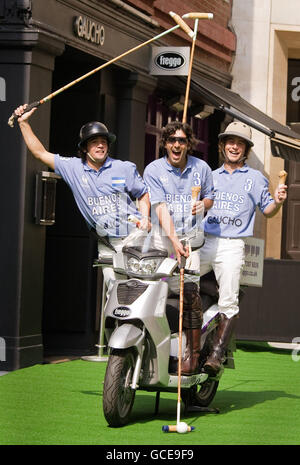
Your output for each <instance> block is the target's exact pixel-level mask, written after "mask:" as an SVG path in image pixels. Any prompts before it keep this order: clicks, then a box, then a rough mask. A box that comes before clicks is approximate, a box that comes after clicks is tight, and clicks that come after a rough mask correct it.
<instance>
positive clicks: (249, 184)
mask: <svg viewBox="0 0 300 465" xmlns="http://www.w3.org/2000/svg"><path fill="white" fill-rule="evenodd" d="M252 184H253V181H252V179H247V180H246V183H245V185H244V189H245V191H246V192H250V191H251V189H252Z"/></svg>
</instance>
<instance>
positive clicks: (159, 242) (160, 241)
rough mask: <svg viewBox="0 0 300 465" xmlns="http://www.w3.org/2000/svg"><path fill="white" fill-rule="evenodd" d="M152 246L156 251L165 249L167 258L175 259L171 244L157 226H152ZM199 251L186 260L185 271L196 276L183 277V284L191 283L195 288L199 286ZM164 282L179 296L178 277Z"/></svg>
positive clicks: (187, 275) (192, 253)
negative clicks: (192, 272)
mask: <svg viewBox="0 0 300 465" xmlns="http://www.w3.org/2000/svg"><path fill="white" fill-rule="evenodd" d="M152 244H153V247H154V248H157V249H165V250H167V251H168V254H169V256H172V257H173V258H175V260H176V257H175V251H174V248H173V245H172V242H171V241H170V239H169V238H168V236H166V235H165V234H163V233H162V231H161V229H160V228H159V227H157V226H153V228H152ZM199 250H200V249H196V250H194V251H192V252H191V253H190V255H189V257H188V258H187V260H186V265H185V269H186V270H191V271H194V272H196V273H197V274H195V275H193V274H187V273H185V275H184V282H185V283H187V282H193V283H194V284H196V285H197V286H199V277H200V272H199V270H200V251H199ZM166 281H167V282H168V285H169V289H170V291H171V292H172V293H174V294H179V292H180V277H179V275H176V276H172V277H170V278H167V279H166Z"/></svg>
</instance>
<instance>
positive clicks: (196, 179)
mask: <svg viewBox="0 0 300 465" xmlns="http://www.w3.org/2000/svg"><path fill="white" fill-rule="evenodd" d="M194 178H195V186H201V179H200V173H199V172H198V171H196V172H195V173H194Z"/></svg>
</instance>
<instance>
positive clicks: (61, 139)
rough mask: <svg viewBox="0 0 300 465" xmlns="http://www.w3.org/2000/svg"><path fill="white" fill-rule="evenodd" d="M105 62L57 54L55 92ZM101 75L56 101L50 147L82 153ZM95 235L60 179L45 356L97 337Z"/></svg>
mask: <svg viewBox="0 0 300 465" xmlns="http://www.w3.org/2000/svg"><path fill="white" fill-rule="evenodd" d="M100 64H101V62H100V60H99V59H96V58H94V57H92V56H90V55H88V54H86V53H83V52H80V51H78V50H75V49H73V48H70V47H67V48H66V51H65V53H64V54H63V55H61V56H60V57H57V58H56V62H55V70H54V73H53V84H52V88H53V90H56V89H58V88H60V87H62V86H63V85H65V84H66V83H68V82H70V81H72V80H74V79H76V78H78V77H79V76H81V75H82V74H84V73H87V72H88V71H90V70H91V69H94V68H95V67H97V66H99V65H100ZM100 84H101V74H100V73H96V74H94V75H92V76H90V77H89V78H87V79H86V80H83V81H82V82H80V83H78V84H76V85H74V86H73V87H72V88H70V89H68V90H67V91H66V92H63V93H62V94H60V95H58V96H57V97H56V98H55V99H53V100H52V102H51V127H50V143H49V150H50V151H51V152H53V153H59V154H60V155H63V156H67V157H68V156H75V155H76V153H77V143H78V134H79V129H80V127H81V126H82V125H83V124H85V123H86V122H88V121H93V120H98V119H101V104H100ZM96 242H97V241H96V239H95V237H93V235H92V234H91V233H90V232H89V230H88V228H87V226H86V223H85V221H84V219H83V218H82V216H81V214H80V213H79V210H78V208H77V205H76V203H75V201H74V199H73V195H72V193H71V191H70V189H69V187H68V186H67V184H66V183H65V182H64V181H63V180H59V181H58V183H57V191H56V218H55V224H54V225H53V226H50V227H48V228H47V236H46V252H45V273H44V276H45V280H44V307H43V342H44V351H45V354H46V355H47V354H49V355H51V354H66V353H67V354H77V353H78V354H85V353H90V351H91V350H93V349H94V345H95V343H96V341H97V334H96V333H97V328H96V326H95V321H96V307H97V275H96V271H95V269H94V268H93V266H92V265H93V260H94V259H95V258H96V254H97V243H96Z"/></svg>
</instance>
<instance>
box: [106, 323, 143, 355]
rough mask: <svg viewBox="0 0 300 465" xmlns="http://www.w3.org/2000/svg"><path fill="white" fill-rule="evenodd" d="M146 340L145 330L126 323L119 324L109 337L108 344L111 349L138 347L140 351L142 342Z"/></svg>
mask: <svg viewBox="0 0 300 465" xmlns="http://www.w3.org/2000/svg"><path fill="white" fill-rule="evenodd" d="M143 340H144V332H143V331H142V330H141V329H140V328H137V327H136V326H134V325H132V324H129V323H124V324H122V325H121V326H118V327H117V328H116V329H115V330H114V331H113V333H112V335H111V336H110V338H109V341H108V346H109V347H110V348H111V349H128V348H129V347H133V346H134V347H137V349H138V352H139V353H140V350H141V343H142V342H143Z"/></svg>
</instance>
